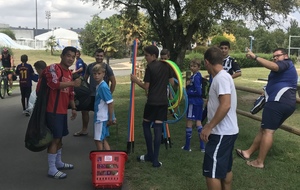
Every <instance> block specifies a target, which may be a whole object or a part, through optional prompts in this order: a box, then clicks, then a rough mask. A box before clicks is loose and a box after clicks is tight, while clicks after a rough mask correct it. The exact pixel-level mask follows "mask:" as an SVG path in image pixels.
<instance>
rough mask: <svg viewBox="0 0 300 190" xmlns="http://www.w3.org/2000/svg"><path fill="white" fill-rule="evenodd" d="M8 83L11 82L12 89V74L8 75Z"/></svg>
mask: <svg viewBox="0 0 300 190" xmlns="http://www.w3.org/2000/svg"><path fill="white" fill-rule="evenodd" d="M8 83H9V88H10V89H12V87H13V80H12V74H9V75H8Z"/></svg>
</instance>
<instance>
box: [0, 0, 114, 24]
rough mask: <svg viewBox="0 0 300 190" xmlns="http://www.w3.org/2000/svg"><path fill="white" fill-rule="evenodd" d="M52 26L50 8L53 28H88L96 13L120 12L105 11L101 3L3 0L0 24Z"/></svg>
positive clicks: (0, 8)
mask: <svg viewBox="0 0 300 190" xmlns="http://www.w3.org/2000/svg"><path fill="white" fill-rule="evenodd" d="M36 2H37V10H38V11H37V15H38V16H37V18H38V22H37V26H38V28H45V29H47V28H48V19H46V11H50V13H51V18H50V19H49V29H51V28H55V27H56V28H57V27H60V28H66V29H69V28H71V27H72V28H84V26H85V24H86V23H87V22H89V21H91V20H92V16H93V15H95V14H99V16H100V17H101V18H107V17H110V16H111V15H113V14H117V13H118V12H117V11H116V10H105V11H102V12H101V13H100V11H101V9H100V8H99V7H98V5H94V6H93V5H92V3H85V2H83V1H80V0H0V24H9V25H10V26H11V27H19V26H21V27H28V28H35V27H36V6H35V5H36Z"/></svg>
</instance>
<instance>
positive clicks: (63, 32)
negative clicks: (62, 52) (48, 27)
mask: <svg viewBox="0 0 300 190" xmlns="http://www.w3.org/2000/svg"><path fill="white" fill-rule="evenodd" d="M51 36H55V39H56V42H57V44H58V46H57V48H58V49H63V48H64V47H65V46H74V47H76V48H80V45H79V38H78V36H79V35H78V34H77V33H76V32H74V31H72V30H67V29H64V28H58V29H56V30H52V31H49V32H46V33H43V34H40V35H38V36H35V40H36V41H37V44H38V46H39V47H36V48H37V49H43V48H45V47H46V44H47V40H48V39H49V38H50V37H51ZM39 42H42V43H39Z"/></svg>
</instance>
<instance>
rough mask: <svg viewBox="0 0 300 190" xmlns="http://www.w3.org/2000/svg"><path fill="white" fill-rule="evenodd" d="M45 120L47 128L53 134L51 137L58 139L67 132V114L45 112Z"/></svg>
mask: <svg viewBox="0 0 300 190" xmlns="http://www.w3.org/2000/svg"><path fill="white" fill-rule="evenodd" d="M46 122H47V126H48V128H49V129H50V130H51V132H52V134H53V138H55V139H59V138H62V137H63V136H67V135H68V134H69V130H68V115H67V114H54V113H49V112H47V114H46Z"/></svg>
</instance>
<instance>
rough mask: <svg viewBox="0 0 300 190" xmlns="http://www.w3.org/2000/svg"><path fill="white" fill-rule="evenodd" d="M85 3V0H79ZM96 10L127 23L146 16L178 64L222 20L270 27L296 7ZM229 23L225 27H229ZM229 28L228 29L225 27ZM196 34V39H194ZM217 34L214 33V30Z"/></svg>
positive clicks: (190, 5) (247, 4)
mask: <svg viewBox="0 0 300 190" xmlns="http://www.w3.org/2000/svg"><path fill="white" fill-rule="evenodd" d="M81 1H85V0H81ZM93 1H94V2H97V3H96V4H97V5H98V6H99V7H103V8H104V9H105V8H109V7H111V6H114V7H115V8H119V9H120V10H124V11H125V12H127V13H130V14H127V15H128V17H129V20H130V21H131V22H133V21H134V19H136V18H138V13H139V11H141V12H145V13H146V14H147V15H149V20H150V23H151V25H152V27H151V28H153V30H154V31H155V35H156V36H157V38H158V39H159V41H160V42H161V43H162V45H163V47H164V48H167V49H169V50H170V53H171V60H175V62H177V63H182V62H183V59H184V57H185V52H186V50H187V49H188V48H189V47H190V43H191V42H192V41H193V42H197V39H194V38H193V37H195V36H201V38H203V39H205V38H207V36H208V35H209V34H210V32H211V31H210V28H211V27H212V26H213V25H214V24H215V23H217V22H218V21H220V20H221V19H222V18H224V17H228V13H230V17H231V18H233V19H235V18H239V19H240V18H241V17H243V16H244V17H248V18H250V19H252V20H253V21H256V22H263V23H264V24H266V25H268V26H270V25H272V24H275V23H276V20H275V19H276V18H277V17H276V16H275V15H276V14H278V15H283V16H287V15H288V14H289V13H290V12H292V11H293V10H294V8H298V7H299V5H298V4H297V3H296V2H295V1H294V0H286V1H282V0H273V1H260V2H259V3H257V2H256V1H243V2H242V3H241V2H240V1H236V0H235V1H214V0H207V1H203V0H194V1H182V0H174V1H140V0H123V1H120V0H113V1H111V0H101V1H100V0H93ZM231 24H232V23H230V24H229V26H230V25H231ZM227 28H230V27H227ZM196 32H198V33H199V35H194V34H195V33H196ZM216 32H217V30H216Z"/></svg>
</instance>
